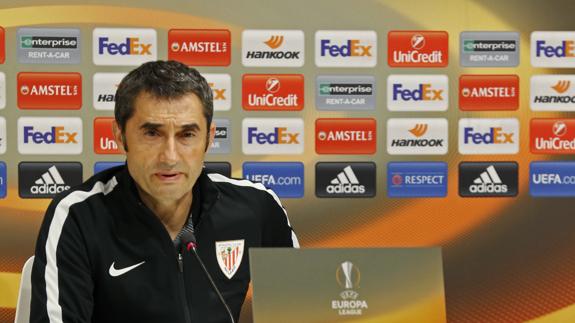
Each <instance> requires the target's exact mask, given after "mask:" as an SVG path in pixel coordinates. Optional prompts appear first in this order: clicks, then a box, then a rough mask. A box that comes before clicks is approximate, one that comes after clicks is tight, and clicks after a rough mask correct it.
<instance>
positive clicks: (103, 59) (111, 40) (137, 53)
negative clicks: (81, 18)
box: [92, 28, 157, 65]
mask: <svg viewBox="0 0 575 323" xmlns="http://www.w3.org/2000/svg"><path fill="white" fill-rule="evenodd" d="M92 45H93V49H94V53H93V59H94V64H95V65H140V64H142V63H144V62H147V61H151V60H156V57H157V46H156V31H155V30H154V29H147V28H126V29H121V28H96V29H94V32H93V43H92Z"/></svg>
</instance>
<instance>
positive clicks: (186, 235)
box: [181, 231, 235, 323]
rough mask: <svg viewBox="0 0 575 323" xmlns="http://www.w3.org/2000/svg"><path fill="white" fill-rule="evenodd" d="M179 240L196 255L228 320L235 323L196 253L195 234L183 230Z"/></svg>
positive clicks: (228, 308)
mask: <svg viewBox="0 0 575 323" xmlns="http://www.w3.org/2000/svg"><path fill="white" fill-rule="evenodd" d="M181 239H182V240H181V241H182V245H183V246H185V248H186V250H188V251H192V253H193V254H194V255H195V256H196V259H198V262H199V263H200V266H201V267H202V270H203V271H204V273H205V274H206V276H207V277H208V280H209V281H210V284H211V285H212V288H213V289H214V291H215V292H216V294H217V295H218V298H219V299H220V302H222V304H223V305H224V307H225V308H226V312H228V315H229V316H230V322H232V323H235V320H234V316H233V315H232V311H230V307H229V306H228V304H227V303H226V301H225V300H224V297H223V296H222V293H220V290H219V289H218V286H216V283H214V280H213V279H212V276H211V275H210V273H209V272H208V269H207V268H206V266H205V265H204V262H203V261H202V259H201V258H200V255H198V252H197V250H196V247H197V243H196V236H195V235H194V233H193V232H191V231H184V232H183V233H182V237H181Z"/></svg>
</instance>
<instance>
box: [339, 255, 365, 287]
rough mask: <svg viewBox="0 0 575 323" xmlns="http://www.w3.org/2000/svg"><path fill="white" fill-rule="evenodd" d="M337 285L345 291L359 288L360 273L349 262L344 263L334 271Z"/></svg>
mask: <svg viewBox="0 0 575 323" xmlns="http://www.w3.org/2000/svg"><path fill="white" fill-rule="evenodd" d="M336 279H337V283H338V284H339V285H340V286H341V287H343V288H345V289H353V288H354V287H355V288H357V287H359V280H360V272H359V269H358V268H357V266H354V265H353V263H352V262H351V261H344V262H342V263H341V265H340V266H339V267H338V268H337V271H336Z"/></svg>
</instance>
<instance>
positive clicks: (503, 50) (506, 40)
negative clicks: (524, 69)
mask: <svg viewBox="0 0 575 323" xmlns="http://www.w3.org/2000/svg"><path fill="white" fill-rule="evenodd" d="M459 41H460V63H461V66H469V67H513V66H517V65H519V33H518V32H508V31H464V32H462V33H461V34H460V35H459Z"/></svg>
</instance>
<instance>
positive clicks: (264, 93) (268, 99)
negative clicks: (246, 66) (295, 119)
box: [242, 74, 303, 111]
mask: <svg viewBox="0 0 575 323" xmlns="http://www.w3.org/2000/svg"><path fill="white" fill-rule="evenodd" d="M242 96H243V106H244V109H246V110H276V111H277V110H280V111H293V110H301V109H303V76H302V75H281V74H277V75H263V74H262V75H256V74H252V75H244V77H243V87H242Z"/></svg>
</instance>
